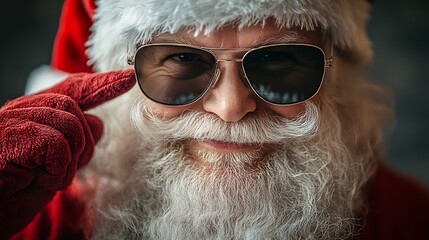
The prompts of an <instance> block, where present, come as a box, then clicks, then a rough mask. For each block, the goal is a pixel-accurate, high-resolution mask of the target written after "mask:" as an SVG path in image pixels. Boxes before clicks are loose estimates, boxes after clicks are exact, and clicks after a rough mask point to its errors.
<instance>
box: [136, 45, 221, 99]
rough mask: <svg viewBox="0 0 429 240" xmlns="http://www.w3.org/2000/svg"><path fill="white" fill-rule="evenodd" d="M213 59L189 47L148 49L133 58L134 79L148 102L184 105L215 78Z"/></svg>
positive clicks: (154, 46)
mask: <svg viewBox="0 0 429 240" xmlns="http://www.w3.org/2000/svg"><path fill="white" fill-rule="evenodd" d="M215 65H216V60H215V58H214V57H213V56H212V55H211V54H210V53H208V52H206V51H203V50H200V49H195V48H191V47H182V46H174V45H162V46H161V45H160V46H158V45H149V46H145V47H142V48H140V49H139V50H138V52H137V54H136V58H135V70H136V74H137V79H138V81H139V85H140V87H141V89H142V91H143V93H144V94H145V95H146V96H147V97H148V98H150V99H152V100H154V101H156V102H159V103H163V104H168V105H184V104H188V103H191V102H193V101H195V100H196V99H198V98H199V97H200V96H202V94H203V93H204V92H205V91H206V89H207V87H208V86H209V85H210V82H211V81H212V79H213V76H214V74H215Z"/></svg>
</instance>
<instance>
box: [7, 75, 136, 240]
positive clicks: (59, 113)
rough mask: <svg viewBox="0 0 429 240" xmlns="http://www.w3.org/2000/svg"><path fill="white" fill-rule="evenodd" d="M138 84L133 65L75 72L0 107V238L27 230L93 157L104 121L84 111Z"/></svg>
mask: <svg viewBox="0 0 429 240" xmlns="http://www.w3.org/2000/svg"><path fill="white" fill-rule="evenodd" d="M134 84H135V77H134V71H131V70H128V71H123V72H110V73H104V74H86V73H85V74H84V73H80V74H74V75H70V76H69V77H68V78H67V79H66V80H65V81H64V82H62V83H60V84H59V85H56V86H54V87H53V88H51V89H49V90H46V91H43V92H41V93H38V94H35V95H30V96H24V97H21V98H18V99H15V100H13V101H10V102H8V103H6V104H5V105H4V106H3V107H2V108H0V239H5V238H8V237H10V236H11V235H13V234H15V233H16V232H18V231H20V230H22V229H23V228H24V227H25V226H26V225H27V224H28V223H29V222H30V221H31V220H32V219H33V218H34V217H35V216H36V215H37V213H38V212H39V211H41V210H42V208H43V207H44V206H45V205H46V204H47V203H48V202H49V201H50V200H51V199H52V198H53V196H54V195H55V192H56V191H58V190H63V189H65V188H67V186H69V185H70V183H71V181H72V179H73V177H74V175H75V173H76V170H77V169H79V168H81V167H83V166H84V165H85V164H87V163H88V161H89V160H90V159H91V157H92V155H93V153H94V147H95V144H96V142H97V141H98V140H99V139H100V137H101V134H102V130H103V125H102V122H101V120H99V119H98V118H97V117H95V116H92V115H88V114H85V113H84V111H86V110H88V109H90V108H93V107H96V106H98V105H100V104H102V103H104V102H106V101H108V100H110V99H112V98H115V97H117V96H119V95H121V94H122V93H124V92H126V91H128V90H129V89H131V87H132V86H133V85H134ZM112 114H115V113H112Z"/></svg>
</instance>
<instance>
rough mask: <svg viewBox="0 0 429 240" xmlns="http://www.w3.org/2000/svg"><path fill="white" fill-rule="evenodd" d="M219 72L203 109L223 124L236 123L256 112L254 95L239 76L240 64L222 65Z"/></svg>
mask: <svg viewBox="0 0 429 240" xmlns="http://www.w3.org/2000/svg"><path fill="white" fill-rule="evenodd" d="M219 70H220V74H219V78H218V79H217V82H215V83H214V85H213V86H212V89H210V90H209V92H207V94H206V97H205V99H204V100H203V101H204V102H203V108H204V110H205V111H207V112H210V113H213V114H216V115H217V116H218V117H219V118H221V119H222V120H224V121H225V122H237V121H239V120H240V119H242V118H243V117H244V116H246V114H248V113H250V112H254V111H255V110H256V101H255V96H254V93H253V91H252V89H251V88H250V87H249V86H248V85H247V83H246V82H245V81H244V80H243V78H242V76H241V74H240V70H241V68H240V64H238V63H234V62H229V63H224V64H222V66H220V69H219Z"/></svg>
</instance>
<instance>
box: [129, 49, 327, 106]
mask: <svg viewBox="0 0 429 240" xmlns="http://www.w3.org/2000/svg"><path fill="white" fill-rule="evenodd" d="M216 52H244V55H243V57H241V58H232V59H229V58H228V59H219V58H217V57H216V55H215V53H216ZM331 56H332V55H331ZM128 62H129V64H131V65H132V64H134V69H135V72H136V77H137V80H138V83H139V86H140V88H141V90H142V91H143V93H144V94H145V95H146V96H147V97H148V98H149V99H151V100H153V101H155V102H157V103H161V104H164V105H169V106H183V105H187V104H191V103H193V102H195V101H197V100H198V99H200V98H201V97H202V96H203V95H204V94H205V93H206V92H207V91H208V90H209V89H210V88H211V87H214V86H215V84H216V81H217V80H218V78H219V75H220V70H219V68H218V64H219V62H237V63H240V64H241V68H242V78H243V80H245V81H246V82H247V84H248V86H250V87H251V88H252V90H253V91H254V92H255V93H256V95H258V96H259V97H260V98H261V99H263V100H264V101H266V102H268V103H271V104H274V105H280V106H287V105H293V104H296V103H300V102H303V101H305V100H308V99H310V98H312V97H313V96H314V95H316V94H317V92H318V91H319V89H320V87H321V85H322V82H323V78H324V75H325V69H326V68H328V67H331V66H332V57H331V58H329V59H326V57H325V53H324V51H323V50H322V49H321V48H320V47H318V46H314V45H310V44H300V43H287V44H271V45H265V46H261V47H257V48H236V49H224V48H222V49H220V48H204V47H196V46H192V45H186V44H175V43H153V44H147V45H143V46H140V47H139V48H138V49H137V51H136V54H135V56H134V59H133V60H132V59H131V60H129V61H128Z"/></svg>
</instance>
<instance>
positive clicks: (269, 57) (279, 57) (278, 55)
mask: <svg viewBox="0 0 429 240" xmlns="http://www.w3.org/2000/svg"><path fill="white" fill-rule="evenodd" d="M258 57H259V60H260V61H265V62H279V61H293V62H296V59H295V58H294V56H293V55H291V54H289V53H286V52H268V51H267V52H261V53H260V54H259V56H258Z"/></svg>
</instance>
